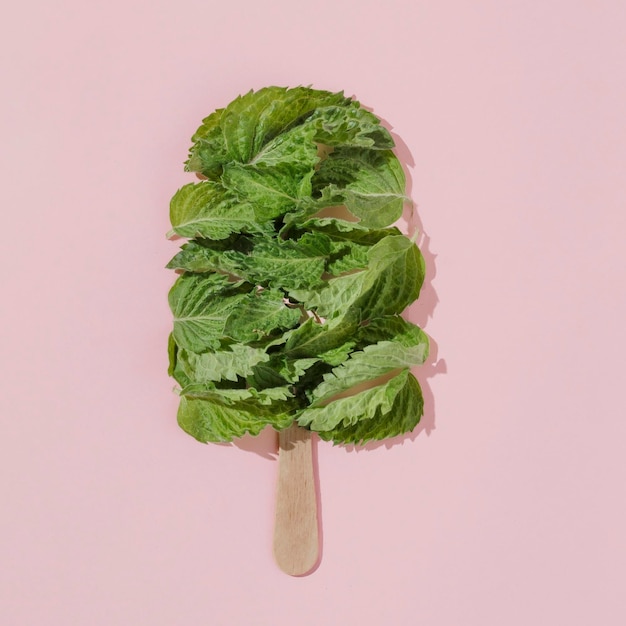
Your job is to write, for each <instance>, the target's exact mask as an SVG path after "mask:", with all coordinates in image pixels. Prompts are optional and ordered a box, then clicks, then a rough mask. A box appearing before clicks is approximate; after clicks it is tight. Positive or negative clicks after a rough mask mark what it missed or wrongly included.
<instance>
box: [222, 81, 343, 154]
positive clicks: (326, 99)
mask: <svg viewBox="0 0 626 626" xmlns="http://www.w3.org/2000/svg"><path fill="white" fill-rule="evenodd" d="M348 102H349V100H348V99H347V98H345V97H344V95H343V93H337V94H333V93H330V92H328V91H317V90H314V89H309V88H306V87H296V88H294V89H285V88H283V87H266V88H264V89H260V90H258V91H250V92H248V93H247V94H245V95H244V96H239V97H238V98H236V99H235V100H233V102H231V103H230V104H229V105H228V106H227V107H226V110H225V111H224V113H223V114H222V120H221V124H222V128H223V132H224V139H225V142H226V148H227V151H228V154H229V155H230V157H231V158H232V160H233V161H237V162H239V163H248V162H249V161H250V160H251V159H252V157H254V156H255V155H256V154H258V152H259V151H260V150H261V148H262V147H263V146H264V145H265V144H266V143H268V142H269V141H271V140H272V139H273V138H274V137H276V136H277V135H279V134H280V133H283V132H285V131H286V130H288V129H289V128H290V127H291V126H292V125H295V124H296V123H297V122H298V121H301V120H303V119H304V118H305V117H306V116H307V115H310V114H311V113H312V112H313V111H315V109H317V108H319V107H322V106H332V105H340V104H344V103H348Z"/></svg>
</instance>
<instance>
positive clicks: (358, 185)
mask: <svg viewBox="0 0 626 626" xmlns="http://www.w3.org/2000/svg"><path fill="white" fill-rule="evenodd" d="M404 187H405V176H404V172H403V171H402V166H401V165H400V162H399V161H398V159H397V157H396V156H395V154H394V153H393V152H391V150H365V149H359V148H339V149H337V150H335V151H334V152H332V153H331V154H330V155H329V156H328V158H327V159H326V160H325V161H323V162H322V164H321V166H320V168H319V170H318V171H317V173H316V174H315V177H314V179H313V189H314V191H317V192H318V193H319V194H320V195H322V197H323V198H325V199H326V201H327V202H328V204H329V205H339V204H345V205H346V207H347V208H348V209H349V211H350V212H351V213H353V214H354V215H355V216H356V217H358V218H359V219H360V224H361V225H362V226H368V227H370V228H382V227H384V226H389V225H390V224H393V222H395V221H396V220H398V219H399V218H400V217H401V216H402V208H403V206H404V203H405V202H408V201H409V198H407V197H406V196H405V193H404Z"/></svg>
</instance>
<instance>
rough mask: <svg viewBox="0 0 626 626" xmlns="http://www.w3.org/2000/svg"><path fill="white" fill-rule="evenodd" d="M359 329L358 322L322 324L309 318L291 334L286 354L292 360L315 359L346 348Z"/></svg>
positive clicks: (285, 349) (334, 321)
mask: <svg viewBox="0 0 626 626" xmlns="http://www.w3.org/2000/svg"><path fill="white" fill-rule="evenodd" d="M356 329H357V321H356V320H354V319H349V318H343V319H337V320H332V321H328V322H326V323H325V324H320V323H318V322H316V321H315V320H313V318H309V319H308V320H307V321H306V322H304V323H303V324H301V325H300V326H299V327H298V328H296V329H295V330H294V331H293V332H291V333H290V334H289V338H288V339H287V343H286V344H285V347H284V353H285V354H286V355H288V356H289V357H291V358H315V357H317V356H318V355H320V354H323V353H328V352H329V351H331V350H335V349H337V348H340V347H341V346H344V345H345V344H346V343H347V342H348V341H349V340H350V337H351V336H352V335H353V334H354V332H355V331H356Z"/></svg>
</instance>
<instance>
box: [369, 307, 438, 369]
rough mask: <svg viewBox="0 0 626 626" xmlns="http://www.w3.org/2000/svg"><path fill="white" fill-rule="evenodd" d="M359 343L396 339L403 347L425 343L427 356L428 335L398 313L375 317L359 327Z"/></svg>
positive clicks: (425, 355) (426, 355) (426, 354)
mask: <svg viewBox="0 0 626 626" xmlns="http://www.w3.org/2000/svg"><path fill="white" fill-rule="evenodd" d="M357 337H358V341H359V344H361V345H363V344H372V343H376V342H378V341H396V342H398V343H400V344H402V345H403V346H405V347H407V348H408V347H411V346H418V345H425V347H426V353H425V354H424V358H425V359H426V358H427V357H428V336H427V335H426V333H425V332H424V331H423V330H422V329H421V328H420V327H419V326H416V325H415V324H412V323H411V322H407V321H406V320H405V319H403V318H402V317H400V316H399V315H388V316H384V317H377V318H375V319H373V320H371V321H370V322H369V323H367V324H366V325H363V326H361V327H360V328H359V330H358V333H357Z"/></svg>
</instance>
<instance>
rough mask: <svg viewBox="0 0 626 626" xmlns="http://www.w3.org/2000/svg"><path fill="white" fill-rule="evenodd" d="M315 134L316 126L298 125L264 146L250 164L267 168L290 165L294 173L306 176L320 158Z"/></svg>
mask: <svg viewBox="0 0 626 626" xmlns="http://www.w3.org/2000/svg"><path fill="white" fill-rule="evenodd" d="M314 136H315V129H314V128H312V127H310V126H296V127H295V128H292V129H291V130H288V131H287V132H285V133H282V134H281V135H278V136H277V137H275V138H274V139H272V141H270V142H269V143H267V144H266V145H265V146H263V148H261V150H260V151H259V152H258V153H257V154H256V155H255V156H254V158H253V159H251V160H250V163H249V164H250V165H254V166H256V167H259V168H266V169H270V168H274V167H279V166H283V167H288V168H289V169H290V171H292V172H293V173H294V175H296V176H304V175H305V174H307V173H308V172H312V171H313V168H314V166H315V165H316V164H317V163H318V161H319V160H320V159H319V157H318V155H317V152H318V149H317V144H316V143H315V141H314V140H313V138H314Z"/></svg>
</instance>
